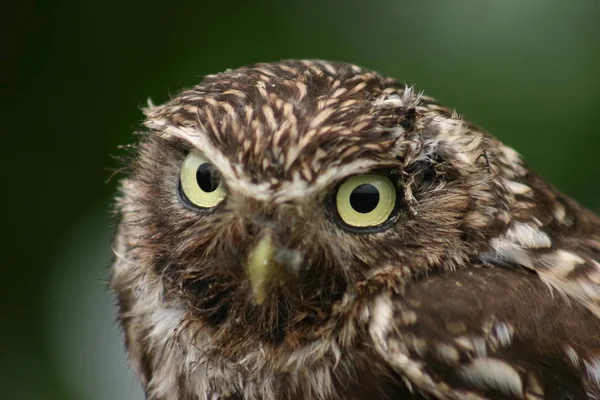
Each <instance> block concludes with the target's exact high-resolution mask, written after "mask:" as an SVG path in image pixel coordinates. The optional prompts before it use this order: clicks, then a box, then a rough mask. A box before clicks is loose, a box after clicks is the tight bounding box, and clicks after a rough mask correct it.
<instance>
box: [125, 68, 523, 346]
mask: <svg viewBox="0 0 600 400" xmlns="http://www.w3.org/2000/svg"><path fill="white" fill-rule="evenodd" d="M145 113H146V115H147V120H146V122H145V125H146V127H147V128H148V131H147V132H145V133H143V137H142V139H141V142H140V144H139V146H138V148H137V149H138V151H137V154H136V156H135V159H134V161H133V162H132V163H131V166H130V175H129V177H128V178H127V179H126V180H125V181H124V182H123V186H122V193H123V195H122V197H121V198H120V200H119V205H118V207H119V211H120V212H121V214H122V218H123V221H122V223H121V227H120V235H119V238H118V243H117V251H116V252H117V255H121V256H122V257H123V258H124V259H126V261H124V262H122V263H120V266H117V267H116V269H115V279H114V282H115V286H116V287H117V290H121V289H122V292H123V293H126V295H122V296H121V298H120V301H121V302H122V303H128V302H134V301H135V302H139V298H140V297H141V296H142V295H140V293H142V294H143V295H144V296H146V297H147V302H148V304H147V305H146V307H153V306H155V305H156V304H158V303H161V304H166V305H168V306H169V307H170V308H171V309H179V310H181V313H183V314H185V318H182V319H181V320H182V321H185V322H184V323H187V324H199V325H201V326H203V327H208V328H210V329H212V330H213V331H214V332H217V333H216V335H217V336H218V333H219V332H223V333H224V332H228V331H229V332H230V331H232V330H236V331H237V332H238V333H239V334H237V335H234V336H233V337H234V338H236V339H239V340H250V339H251V338H253V337H256V338H257V339H260V340H275V341H276V340H281V339H282V338H283V335H284V332H287V333H288V336H287V339H289V340H292V341H293V340H296V341H298V342H300V341H302V340H304V339H306V338H307V337H310V335H317V334H320V333H319V332H315V327H319V328H321V327H322V328H323V329H329V328H327V327H326V326H324V324H325V323H326V322H325V321H329V316H330V314H331V313H333V312H336V310H338V308H339V305H340V304H343V303H344V302H346V303H347V302H349V301H351V300H352V299H353V298H357V297H360V296H364V295H365V294H366V293H367V292H368V291H370V290H373V288H375V287H378V286H381V285H383V286H388V287H389V288H391V289H393V290H401V289H402V284H401V282H402V281H403V280H405V279H408V277H410V276H415V275H420V274H430V273H435V272H436V270H440V269H451V268H454V267H456V266H457V265H458V264H459V263H462V262H465V261H467V260H468V259H470V258H472V257H474V255H475V254H477V253H478V252H480V251H481V250H482V249H483V248H484V246H485V243H486V238H488V237H490V236H492V235H493V234H495V232H497V231H498V229H499V226H501V225H503V224H505V223H506V222H507V218H508V217H507V213H508V211H507V210H508V207H509V205H508V203H509V200H510V199H509V198H510V196H512V195H513V194H507V193H506V190H505V189H504V188H505V187H506V184H505V182H504V181H506V180H507V179H510V178H511V176H515V175H516V174H517V173H519V171H515V169H519V168H521V169H522V168H523V167H522V166H521V162H520V159H519V158H518V156H517V155H516V154H515V153H514V152H512V151H511V150H509V149H508V148H506V147H503V146H502V145H501V144H500V143H498V142H497V141H496V140H495V139H493V138H491V137H489V136H487V135H485V134H482V133H480V131H479V130H478V129H476V128H475V127H473V126H472V125H471V124H469V123H468V122H465V121H463V120H461V118H460V117H459V116H458V115H456V114H455V113H454V112H453V111H452V110H449V109H447V108H444V107H442V106H440V105H438V104H437V103H435V102H434V101H433V99H431V98H428V97H425V96H422V95H420V94H416V93H415V92H414V91H413V90H411V89H410V88H406V87H405V86H404V85H399V84H398V83H396V82H395V81H393V80H391V79H389V78H385V77H382V76H380V75H378V74H376V73H374V72H371V71H367V70H364V69H361V68H359V67H356V66H352V65H347V64H336V63H328V62H321V61H286V62H280V63H276V64H259V65H256V66H252V67H247V68H241V69H237V70H233V71H228V72H225V73H222V74H217V75H211V76H208V77H207V78H206V79H205V81H204V82H203V83H201V84H200V85H198V86H196V87H194V88H192V89H190V90H186V91H183V92H182V93H180V94H179V95H178V96H176V97H175V98H173V99H172V100H171V101H169V102H167V103H166V104H164V105H161V106H158V107H154V106H151V107H149V108H148V109H146V110H145ZM516 190H517V191H518V187H517V188H516ZM125 288H128V290H125ZM144 293H145V294H144ZM139 307H142V306H141V305H140V306H139ZM321 322H322V323H323V324H321ZM330 328H331V327H330ZM290 332H296V336H295V337H294V335H290V334H289V333H290ZM240 345H241V344H240Z"/></svg>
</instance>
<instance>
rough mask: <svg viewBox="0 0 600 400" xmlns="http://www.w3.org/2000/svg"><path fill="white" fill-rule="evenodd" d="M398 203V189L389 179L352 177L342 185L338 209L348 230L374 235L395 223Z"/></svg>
mask: <svg viewBox="0 0 600 400" xmlns="http://www.w3.org/2000/svg"><path fill="white" fill-rule="evenodd" d="M396 201H397V195H396V186H395V185H394V183H392V181H391V180H390V178H389V177H387V176H385V175H379V174H363V175H356V176H352V177H350V178H348V179H347V180H346V181H344V182H343V183H342V184H341V185H340V187H339V188H338V190H337V193H336V196H335V208H336V211H337V216H338V218H339V220H340V222H342V225H343V226H344V227H346V228H350V229H351V230H362V231H373V230H374V229H375V230H378V229H381V228H383V227H385V226H387V223H388V222H389V221H391V220H392V216H393V214H394V210H395V209H396Z"/></svg>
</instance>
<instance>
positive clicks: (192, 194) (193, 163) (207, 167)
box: [179, 152, 227, 208]
mask: <svg viewBox="0 0 600 400" xmlns="http://www.w3.org/2000/svg"><path fill="white" fill-rule="evenodd" d="M179 180H180V183H181V190H182V191H183V193H184V194H185V197H186V198H187V199H188V200H189V201H190V202H191V203H192V204H193V205H195V206H197V207H200V208H213V207H216V206H217V205H219V203H221V202H222V201H223V199H225V196H226V195H227V193H226V192H225V189H224V187H223V183H222V182H221V178H220V176H219V173H218V172H217V171H216V170H215V168H214V167H213V166H212V164H211V163H209V162H208V161H207V160H206V159H205V158H204V157H202V156H201V155H200V154H198V153H195V152H190V153H189V154H188V155H187V157H186V158H185V160H183V164H182V165H181V172H180V174H179Z"/></svg>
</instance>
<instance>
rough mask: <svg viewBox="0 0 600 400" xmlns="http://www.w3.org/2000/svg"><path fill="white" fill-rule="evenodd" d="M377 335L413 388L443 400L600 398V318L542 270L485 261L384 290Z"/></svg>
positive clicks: (375, 310)
mask: <svg viewBox="0 0 600 400" xmlns="http://www.w3.org/2000/svg"><path fill="white" fill-rule="evenodd" d="M370 318H371V323H370V328H369V330H370V334H371V337H372V339H373V340H374V343H375V348H376V349H377V351H378V352H379V354H380V355H381V357H383V359H384V360H385V361H386V362H387V363H388V364H389V365H390V366H391V367H392V368H393V369H394V370H396V371H397V372H398V373H399V374H400V375H401V376H403V377H405V380H406V382H405V383H406V385H407V386H409V387H410V388H411V389H412V390H413V391H414V392H416V393H417V392H422V393H426V394H427V395H429V396H431V397H434V398H439V399H488V398H491V399H527V400H534V399H600V319H598V318H596V316H595V315H594V314H593V313H592V312H591V311H590V310H589V309H587V308H586V307H584V306H582V305H581V304H580V303H579V302H577V301H572V300H571V299H569V298H568V297H563V296H560V295H556V294H553V292H552V291H550V290H548V286H547V285H546V283H544V282H543V281H542V280H540V279H539V277H538V276H537V274H536V273H533V272H531V271H528V270H519V269H508V268H502V267H491V266H486V267H482V268H471V269H467V270H460V271H455V272H444V273H442V274H439V275H435V276H430V277H428V278H427V279H424V280H422V281H419V282H415V283H413V284H411V285H409V286H408V287H407V289H406V293H405V294H404V296H400V295H392V294H390V295H381V296H380V297H379V298H377V300H376V301H375V303H374V304H373V307H372V308H371V309H370Z"/></svg>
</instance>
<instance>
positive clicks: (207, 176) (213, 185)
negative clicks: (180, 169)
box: [196, 163, 221, 193]
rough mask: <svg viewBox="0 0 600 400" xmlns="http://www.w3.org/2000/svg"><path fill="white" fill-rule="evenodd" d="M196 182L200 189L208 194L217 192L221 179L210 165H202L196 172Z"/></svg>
mask: <svg viewBox="0 0 600 400" xmlns="http://www.w3.org/2000/svg"><path fill="white" fill-rule="evenodd" d="M196 182H197V183H198V186H200V189H202V190H203V191H205V192H207V193H210V192H214V191H215V190H217V188H218V187H219V183H221V178H220V177H219V174H217V172H216V171H215V169H214V168H213V166H212V165H211V164H208V163H204V164H202V165H200V166H199V167H198V169H197V170H196Z"/></svg>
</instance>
